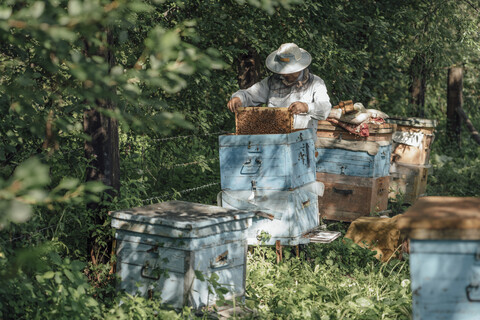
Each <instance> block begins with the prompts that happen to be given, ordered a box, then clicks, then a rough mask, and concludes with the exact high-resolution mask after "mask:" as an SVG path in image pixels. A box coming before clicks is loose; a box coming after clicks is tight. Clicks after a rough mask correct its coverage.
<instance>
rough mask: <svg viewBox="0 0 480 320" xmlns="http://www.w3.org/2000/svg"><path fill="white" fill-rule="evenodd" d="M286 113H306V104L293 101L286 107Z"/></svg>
mask: <svg viewBox="0 0 480 320" xmlns="http://www.w3.org/2000/svg"><path fill="white" fill-rule="evenodd" d="M288 111H290V112H291V113H293V114H299V113H307V112H308V104H306V103H305V102H300V101H295V102H294V103H292V104H291V105H290V106H289V107H288Z"/></svg>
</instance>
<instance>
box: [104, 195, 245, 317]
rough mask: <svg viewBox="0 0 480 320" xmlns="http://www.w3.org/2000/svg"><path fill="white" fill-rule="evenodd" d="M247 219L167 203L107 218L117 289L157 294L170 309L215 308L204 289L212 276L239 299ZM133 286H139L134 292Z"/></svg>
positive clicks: (237, 213) (223, 211)
mask: <svg viewBox="0 0 480 320" xmlns="http://www.w3.org/2000/svg"><path fill="white" fill-rule="evenodd" d="M253 215H254V214H253V213H250V212H247V211H238V210H232V209H226V208H221V207H217V206H210V205H204V204H198V203H189V202H183V201H169V202H163V203H159V204H152V205H148V206H145V207H137V208H132V209H127V210H121V211H116V212H114V213H112V216H113V219H112V227H113V228H115V229H116V235H115V238H116V240H117V274H118V275H119V276H120V278H121V282H120V289H122V290H125V291H126V292H128V293H130V294H136V293H139V294H141V295H152V293H153V292H154V291H157V292H160V294H161V299H162V301H163V302H164V303H166V304H170V305H172V306H173V307H175V308H181V307H182V306H184V305H190V306H192V307H193V308H196V309H198V308H201V307H203V306H206V305H212V304H215V301H216V300H217V296H216V295H215V294H209V292H208V291H209V290H208V283H207V282H206V281H200V280H199V279H198V278H197V277H196V275H195V274H196V272H201V273H202V275H203V276H204V277H205V278H209V277H210V276H211V275H212V274H213V273H216V274H217V275H218V277H219V279H218V282H219V283H220V284H222V286H223V287H225V288H227V289H228V290H229V291H230V293H229V294H227V295H226V296H225V297H226V298H227V299H229V298H232V297H234V296H235V297H238V296H243V295H244V294H245V274H246V250H247V242H246V229H247V228H248V226H250V225H251V219H252V217H253ZM137 284H138V285H139V286H137Z"/></svg>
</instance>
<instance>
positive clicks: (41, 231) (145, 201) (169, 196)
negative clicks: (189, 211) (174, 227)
mask: <svg viewBox="0 0 480 320" xmlns="http://www.w3.org/2000/svg"><path fill="white" fill-rule="evenodd" d="M225 133H227V132H226V131H219V132H212V133H206V134H200V135H184V136H172V137H165V138H159V139H152V141H157V142H161V141H173V140H178V139H186V138H191V137H199V136H200V137H205V136H214V135H217V136H218V135H221V134H225ZM75 151H78V150H75V149H70V150H65V151H64V152H63V153H64V154H69V153H72V152H75ZM215 161H219V159H218V158H209V159H201V160H197V161H191V162H184V163H173V164H169V165H162V167H166V168H176V167H187V166H191V165H201V164H205V163H212V162H215ZM218 185H220V182H219V181H212V182H209V183H207V184H203V185H199V186H195V187H191V188H187V189H183V190H180V191H173V192H169V193H166V194H164V195H160V196H154V197H150V198H147V199H143V200H141V203H142V204H148V203H152V202H153V201H168V200H172V199H173V197H175V198H178V196H182V195H185V194H188V193H192V192H196V191H200V190H204V189H207V188H211V187H214V186H218ZM72 220H73V219H71V220H67V221H64V222H63V223H64V224H66V223H69V222H71V221H72ZM60 223H62V222H60V221H59V222H58V223H55V224H52V225H49V226H47V227H44V228H40V229H37V230H35V231H29V232H28V233H25V234H21V235H18V236H16V237H14V238H11V239H8V240H7V241H3V243H6V242H10V243H14V242H17V241H19V240H22V239H25V238H32V237H33V236H34V235H36V234H44V233H45V232H46V231H48V230H50V229H53V228H55V227H57V226H59V225H60Z"/></svg>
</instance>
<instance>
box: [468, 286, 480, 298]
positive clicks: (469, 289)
mask: <svg viewBox="0 0 480 320" xmlns="http://www.w3.org/2000/svg"><path fill="white" fill-rule="evenodd" d="M479 287H480V286H479V285H471V284H469V285H468V286H467V287H466V288H465V291H466V292H467V300H468V301H470V302H480V299H472V298H471V297H470V292H471V291H472V290H477V289H478V288H479Z"/></svg>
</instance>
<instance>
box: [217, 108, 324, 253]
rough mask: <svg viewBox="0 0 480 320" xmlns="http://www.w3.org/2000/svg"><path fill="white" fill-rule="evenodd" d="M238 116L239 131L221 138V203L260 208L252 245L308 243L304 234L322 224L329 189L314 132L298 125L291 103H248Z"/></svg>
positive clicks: (250, 235)
mask: <svg viewBox="0 0 480 320" xmlns="http://www.w3.org/2000/svg"><path fill="white" fill-rule="evenodd" d="M271 113H275V115H272V114H271ZM236 118H237V134H230V135H222V136H220V137H219V145H220V152H219V153H220V174H221V188H222V191H221V193H220V196H219V201H218V202H219V205H221V206H223V207H225V208H236V209H248V210H253V211H257V212H258V214H257V216H256V217H254V218H253V221H252V226H251V227H249V228H248V231H247V241H248V244H260V243H264V244H266V245H273V244H275V243H276V242H277V241H280V243H281V244H282V245H297V244H302V243H308V239H307V238H305V237H303V236H304V235H305V234H306V233H307V232H309V231H311V230H312V229H314V228H316V227H317V226H318V224H319V217H318V197H319V195H321V194H322V192H323V184H321V183H317V182H316V181H315V155H314V138H315V137H314V132H313V131H312V130H310V129H305V130H298V131H295V130H292V116H291V114H290V113H289V112H288V111H287V110H286V108H275V109H273V108H259V107H249V108H242V109H240V110H239V111H238V112H237V117H236ZM258 132H261V133H262V134H257V133H258ZM278 132H283V133H278ZM238 133H242V134H238Z"/></svg>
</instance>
